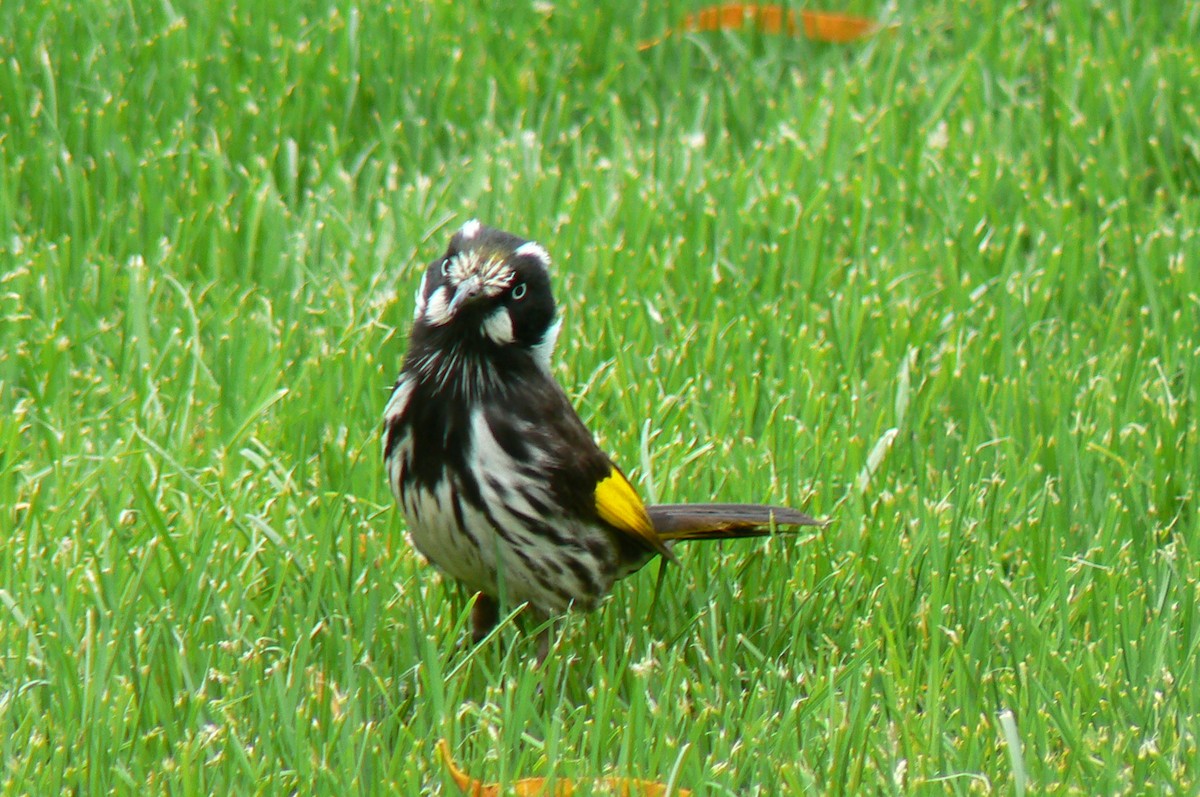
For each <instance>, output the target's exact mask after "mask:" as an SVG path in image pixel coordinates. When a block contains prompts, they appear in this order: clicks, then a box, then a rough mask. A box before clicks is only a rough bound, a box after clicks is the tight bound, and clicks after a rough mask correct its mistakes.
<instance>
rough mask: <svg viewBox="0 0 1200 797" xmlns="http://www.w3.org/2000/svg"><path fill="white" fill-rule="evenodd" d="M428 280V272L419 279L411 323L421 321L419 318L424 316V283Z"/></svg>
mask: <svg viewBox="0 0 1200 797" xmlns="http://www.w3.org/2000/svg"><path fill="white" fill-rule="evenodd" d="M428 280H429V272H428V271H426V272H425V276H423V277H421V284H420V285H419V286H418V287H417V295H416V296H415V297H413V298H415V299H416V305H415V306H414V307H413V321H419V320H421V316H423V315H425V283H426V282H428Z"/></svg>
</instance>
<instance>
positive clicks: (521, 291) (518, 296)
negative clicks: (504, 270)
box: [512, 282, 525, 302]
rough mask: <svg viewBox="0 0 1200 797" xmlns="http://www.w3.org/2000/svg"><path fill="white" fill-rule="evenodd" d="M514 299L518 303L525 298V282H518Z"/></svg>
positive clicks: (513, 292) (514, 290) (513, 295)
mask: <svg viewBox="0 0 1200 797" xmlns="http://www.w3.org/2000/svg"><path fill="white" fill-rule="evenodd" d="M512 297H513V299H515V300H516V301H518V302H519V301H521V300H522V299H524V298H525V283H524V282H518V283H517V284H516V286H514V287H513V289H512Z"/></svg>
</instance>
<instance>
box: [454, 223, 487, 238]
mask: <svg viewBox="0 0 1200 797" xmlns="http://www.w3.org/2000/svg"><path fill="white" fill-rule="evenodd" d="M482 226H483V225H481V224H480V223H479V219H471V220H470V221H468V222H467V223H466V224H464V225H463V226H461V227H459V228H458V234H459V235H461V236H462V237H463V238H474V237H475V236H476V235H479V229H480V228H481V227H482Z"/></svg>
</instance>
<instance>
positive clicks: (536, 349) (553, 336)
mask: <svg viewBox="0 0 1200 797" xmlns="http://www.w3.org/2000/svg"><path fill="white" fill-rule="evenodd" d="M561 329H562V318H561V317H559V318H556V319H554V323H553V324H551V325H550V327H549V329H547V330H546V334H545V335H543V336H542V342H541V343H537V344H534V345H533V346H531V347H530V348H531V349H533V358H534V359H535V360H537V362H538V365H540V366H542V368H543V370H545V371H546V373H550V357H551V356H553V354H554V344H555V343H557V342H558V333H559V331H560V330H561Z"/></svg>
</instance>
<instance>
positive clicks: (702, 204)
mask: <svg viewBox="0 0 1200 797" xmlns="http://www.w3.org/2000/svg"><path fill="white" fill-rule="evenodd" d="M211 5H212V4H208V3H200V2H194V0H182V2H175V3H161V4H152V3H118V2H111V1H102V2H61V3H50V2H37V0H17V1H16V2H6V3H4V4H2V5H0V31H4V32H5V33H4V34H3V35H0V518H2V519H3V520H2V522H3V523H4V526H5V527H6V528H5V533H4V534H3V536H2V537H0V751H2V753H0V755H2V761H3V769H2V770H0V784H2V791H3V793H5V794H21V793H35V794H56V793H70V794H103V793H118V794H144V793H171V794H206V793H215V794H226V793H232V794H249V793H259V794H271V795H274V794H287V793H337V794H351V793H386V792H389V791H390V792H393V793H399V794H417V793H421V792H423V791H428V790H431V789H433V788H437V787H440V786H441V785H442V784H443V775H442V773H441V769H440V767H439V766H438V764H437V762H436V760H435V758H434V744H435V742H436V740H437V739H438V738H439V737H443V736H444V737H446V738H448V739H449V740H450V741H451V743H452V745H453V746H454V749H455V754H456V756H457V758H458V759H459V761H460V763H461V764H462V765H463V766H464V768H465V769H467V770H468V771H470V772H471V773H473V774H475V775H477V776H478V777H481V778H484V779H486V780H489V781H509V780H513V779H517V778H520V777H528V776H546V777H554V778H560V779H562V778H583V777H590V776H595V775H599V774H614V773H615V774H623V775H631V776H639V777H645V778H651V779H656V780H660V781H664V782H665V781H667V780H668V779H672V778H673V779H674V781H673V782H675V783H676V784H678V785H682V786H686V787H689V788H691V789H693V790H694V792H695V793H696V794H698V795H705V794H711V795H747V794H762V795H767V794H780V793H835V794H836V793H845V794H862V793H896V794H907V793H916V794H938V793H944V792H949V793H999V794H1013V793H1016V794H1020V793H1021V786H1020V785H1019V783H1018V781H1019V779H1020V778H1021V777H1023V775H1024V776H1027V778H1028V789H1029V790H1030V791H1031V792H1035V793H1050V794H1084V795H1092V794H1111V793H1142V792H1145V793H1181V794H1188V793H1194V792H1195V791H1196V790H1197V789H1198V788H1200V738H1198V736H1200V719H1197V718H1198V717H1200V688H1198V687H1197V683H1200V678H1198V677H1197V676H1198V675H1200V660H1198V657H1200V617H1198V616H1197V610H1196V607H1197V603H1198V602H1200V570H1198V568H1197V565H1196V562H1197V561H1198V560H1200V520H1198V519H1197V512H1196V501H1197V495H1196V485H1197V484H1198V483H1200V430H1198V425H1200V421H1198V419H1197V402H1198V401H1200V373H1198V370H1197V368H1198V362H1197V360H1198V358H1200V331H1198V330H1200V293H1198V291H1200V288H1197V286H1198V285H1200V279H1198V278H1200V232H1198V230H1200V108H1198V106H1200V100H1198V97H1197V95H1198V93H1200V51H1198V50H1197V49H1196V46H1195V42H1196V41H1200V11H1198V10H1197V6H1196V5H1195V4H1193V3H1187V2H1162V3H1140V2H1137V0H1114V1H1113V2H1092V3H1088V2H1074V3H1069V2H1061V3H1058V2H1048V3H1002V2H988V1H987V0H985V1H984V2H980V3H975V4H971V7H970V8H966V7H962V6H959V5H957V4H953V3H917V2H909V0H900V2H898V3H893V4H888V5H881V4H877V3H866V2H864V3H855V4H853V6H851V10H855V11H860V12H863V13H867V14H871V15H874V16H883V18H884V21H885V22H887V23H889V24H890V25H892V27H890V28H889V29H888V30H887V31H886V32H884V33H882V34H880V35H878V36H876V37H875V38H873V39H872V40H870V41H868V42H865V43H863V44H859V45H853V46H845V47H833V46H826V45H821V44H816V43H813V42H807V41H803V40H789V39H785V38H777V37H770V36H763V35H756V34H753V33H741V34H728V33H725V34H700V35H689V36H681V37H676V38H673V39H670V40H668V41H667V42H665V43H663V44H661V45H659V46H657V47H655V48H653V49H651V50H649V51H647V52H644V53H639V52H638V51H637V44H638V42H640V41H643V40H647V39H653V38H656V37H657V36H658V35H660V34H661V32H662V31H663V30H664V29H665V28H667V27H668V26H670V25H672V24H675V23H677V21H678V20H679V19H681V18H682V16H683V15H684V14H685V13H687V12H688V11H690V10H694V9H695V8H696V7H697V6H698V5H699V4H694V3H685V2H683V0H673V1H672V2H668V3H667V4H665V6H652V7H645V4H642V3H633V2H621V3H609V4H592V3H585V2H580V1H579V0H564V1H563V2H555V3H541V4H539V3H526V4H520V5H518V6H517V7H515V8H513V9H511V10H509V11H506V12H505V13H504V14H503V15H502V16H497V15H496V14H494V13H489V11H488V5H487V4H474V3H411V4H406V3H398V4H393V5H382V4H363V5H362V6H355V5H351V4H349V3H338V2H330V1H328V0H311V1H309V2H301V3H298V4H281V5H278V6H277V5H276V4H270V3H255V2H246V3H238V4H231V7H229V8H225V9H224V10H220V9H218V10H215V11H214V10H212V9H211ZM218 5H219V4H218ZM471 217H479V218H480V219H482V220H484V221H486V222H488V223H490V224H493V225H496V226H500V227H503V228H508V229H511V230H513V231H514V232H518V233H521V234H525V235H528V236H531V237H535V238H537V239H538V240H540V241H542V242H543V243H544V244H546V245H547V247H548V248H549V249H550V251H551V253H552V254H553V255H554V256H555V258H556V261H557V262H556V288H557V292H558V295H559V298H560V300H561V303H562V304H563V306H564V308H565V314H566V327H565V332H564V335H563V341H562V344H561V346H560V351H559V355H558V357H557V366H556V367H557V369H558V375H559V377H560V378H561V380H562V381H563V383H564V385H566V386H567V389H568V392H570V393H571V394H572V396H573V397H575V398H576V400H577V404H578V406H579V408H580V411H581V413H582V414H583V416H584V418H585V420H587V421H588V422H589V424H590V425H592V427H593V428H594V429H595V430H596V433H597V435H598V436H599V437H600V439H601V440H602V442H603V444H604V446H605V447H606V448H607V449H608V450H609V451H610V452H612V454H613V455H614V457H615V458H616V459H617V460H618V461H620V462H622V463H625V464H626V466H627V468H628V469H629V470H631V472H632V475H633V477H634V481H635V482H636V483H637V484H638V485H639V486H640V488H641V489H642V490H643V492H644V493H645V494H646V495H647V496H650V497H653V498H655V499H658V500H707V499H709V498H710V497H715V498H718V499H726V500H769V501H777V502H791V503H795V504H798V505H801V506H804V507H806V508H808V509H810V510H812V511H814V512H816V513H818V514H825V515H829V516H831V517H833V518H834V520H835V522H834V524H833V525H831V526H830V527H829V528H827V529H825V530H824V531H821V532H819V533H816V534H813V535H809V536H805V537H801V538H799V539H782V538H781V539H771V540H767V541H765V542H757V543H756V542H747V543H739V544H727V545H724V546H721V547H707V548H705V547H703V546H698V547H697V546H694V547H692V548H689V549H687V550H686V551H682V552H681V556H682V559H683V564H684V566H683V568H680V569H672V570H670V571H669V572H668V573H667V574H666V581H665V585H664V588H663V590H662V593H661V594H660V595H658V597H657V600H656V598H655V573H654V569H655V568H653V567H652V568H649V569H648V570H647V571H646V572H643V573H641V574H639V575H638V576H636V577H634V578H632V579H630V580H629V581H627V582H625V583H624V584H623V585H622V586H621V587H620V588H618V590H617V591H616V593H615V595H614V597H613V599H612V600H611V601H609V602H608V603H607V604H606V605H605V606H604V607H603V608H602V609H601V610H600V611H599V612H597V613H595V614H593V615H590V616H573V617H571V618H570V619H569V620H568V621H567V622H566V623H565V624H564V626H563V629H562V634H561V636H560V637H559V639H558V642H557V646H556V650H555V652H554V655H553V656H552V658H551V660H550V662H549V664H548V666H547V667H545V668H544V669H543V670H541V671H535V670H533V669H532V668H531V666H530V656H531V653H532V643H531V642H530V641H529V640H528V639H527V638H525V637H522V636H521V635H520V634H518V633H517V632H516V630H515V629H514V628H511V627H510V628H506V629H505V630H504V631H503V632H502V633H501V634H500V635H499V636H498V637H497V638H496V639H494V640H493V641H491V642H489V643H487V644H485V645H484V646H482V647H480V648H478V649H474V650H472V649H470V648H468V647H467V646H466V645H465V644H464V639H465V633H464V624H465V622H466V616H465V601H464V597H465V596H464V595H462V594H460V592H459V590H457V589H455V588H454V587H452V586H450V585H447V584H444V583H443V582H442V581H441V580H440V579H439V578H438V577H437V576H436V575H435V574H434V573H433V572H432V570H431V569H430V568H429V567H427V566H426V565H425V564H424V563H423V562H421V561H420V559H419V557H417V556H416V555H415V554H414V553H412V552H411V551H410V550H409V549H408V547H407V545H406V544H405V543H404V542H403V522H402V520H401V519H400V517H399V515H398V513H397V512H396V511H395V510H394V509H393V507H392V500H391V497H390V495H389V493H388V490H387V487H386V485H385V484H384V481H383V477H382V470H381V464H380V455H379V444H378V439H377V438H378V432H379V419H380V413H381V411H382V408H383V405H384V403H385V401H386V399H387V389H388V387H389V385H390V383H391V381H392V379H393V378H394V377H395V374H396V372H397V370H398V367H399V362H400V358H401V356H402V354H403V347H404V336H405V334H406V331H407V324H408V318H409V315H410V311H411V296H412V289H413V287H414V284H415V280H416V278H417V274H418V270H419V269H420V267H421V264H422V263H424V262H427V261H428V260H429V259H432V258H433V257H435V256H436V255H437V254H438V253H439V252H440V251H441V250H442V248H443V247H444V245H445V240H446V238H447V235H448V234H449V231H450V230H452V229H453V228H454V227H455V226H456V225H458V224H459V223H461V222H462V221H464V220H466V219H467V218H471ZM888 441H890V445H889V444H888ZM1006 711H1008V712H1012V715H1013V720H1014V722H1015V727H1016V730H1017V736H1018V738H1019V739H1020V743H1021V747H1022V750H1021V752H1022V754H1023V761H1024V769H1023V770H1021V771H1018V770H1016V769H1015V768H1014V764H1013V760H1014V759H1013V758H1012V757H1011V756H1010V753H1011V752H1012V751H1011V750H1010V748H1009V747H1008V745H1007V744H1006V742H1005V733H1004V728H1003V725H1002V722H1001V720H1000V715H1001V714H1002V712H1006ZM1022 773H1023V775H1022Z"/></svg>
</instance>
